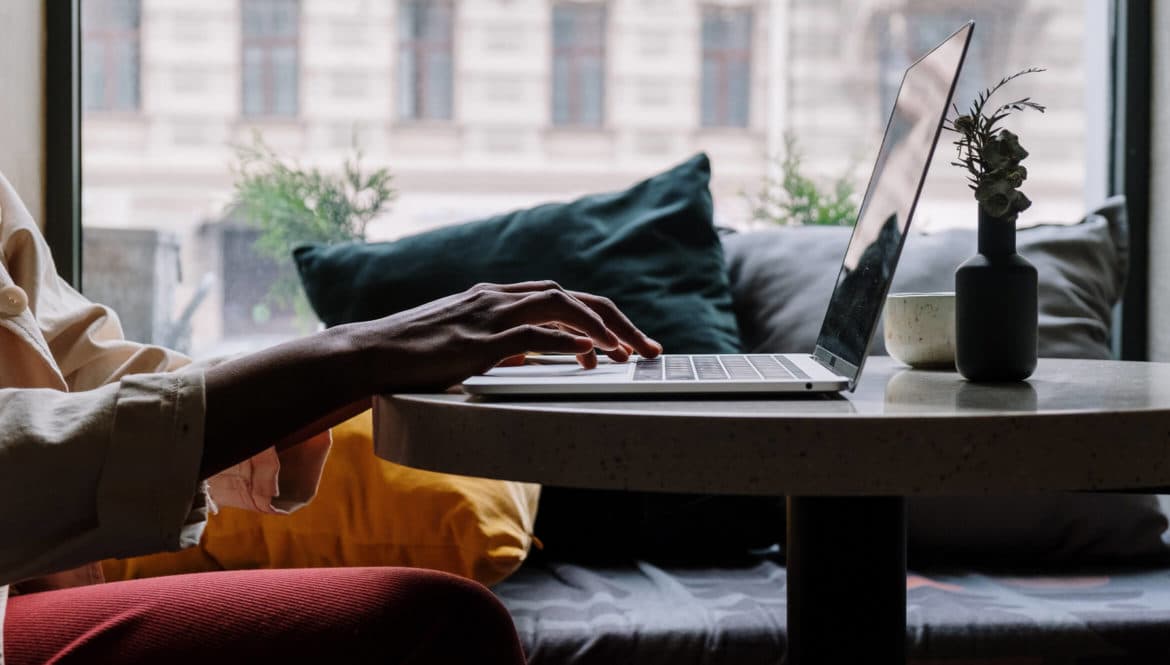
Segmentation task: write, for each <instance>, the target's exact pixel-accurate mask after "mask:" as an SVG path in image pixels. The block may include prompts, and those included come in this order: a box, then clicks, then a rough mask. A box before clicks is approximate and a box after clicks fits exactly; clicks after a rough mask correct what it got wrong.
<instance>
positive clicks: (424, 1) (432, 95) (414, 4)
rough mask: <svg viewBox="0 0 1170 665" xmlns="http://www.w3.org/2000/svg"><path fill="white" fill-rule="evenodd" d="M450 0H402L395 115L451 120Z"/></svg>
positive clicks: (451, 11) (451, 41) (420, 118)
mask: <svg viewBox="0 0 1170 665" xmlns="http://www.w3.org/2000/svg"><path fill="white" fill-rule="evenodd" d="M453 15H454V10H453V7H452V3H451V0H402V3H401V4H400V5H399V16H398V116H399V117H400V118H402V119H403V120H450V119H451V107H452V99H453V97H454V94H453V88H454V84H453V76H452V72H453V69H454V66H453V63H454V57H453V55H452V44H453V42H454V35H453V26H452V23H453V21H452V17H453Z"/></svg>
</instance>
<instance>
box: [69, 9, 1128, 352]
mask: <svg viewBox="0 0 1170 665" xmlns="http://www.w3.org/2000/svg"><path fill="white" fill-rule="evenodd" d="M1097 4H1101V5H1102V6H1103V5H1104V4H1105V3H1104V2H1099V1H1098V0H1084V2H1067V1H1066V0H982V1H980V2H970V1H961V0H935V1H928V0H735V1H730V0H729V1H726V2H725V1H722V0H608V1H589V2H586V1H565V2H562V1H559V0H430V1H427V0H201V1H200V2H198V3H194V2H187V1H185V0H83V1H82V10H83V32H84V39H83V47H82V48H83V50H82V57H83V91H82V95H83V97H82V98H83V105H84V111H85V113H84V119H83V147H82V150H83V152H82V154H83V183H84V189H83V220H84V229H85V241H86V249H85V271H86V272H85V275H86V276H87V277H86V278H87V279H88V281H89V283H90V284H93V285H95V288H97V286H96V285H99V284H100V285H101V286H102V287H103V289H104V292H102V293H97V292H91V295H92V296H94V297H98V298H99V299H105V300H108V301H111V302H113V304H115V305H116V306H117V308H118V309H119V310H120V311H122V312H123V315H124V318H125V319H126V323H127V329H128V332H129V334H130V335H131V336H133V337H137V338H139V339H144V340H147V341H150V340H153V341H156V342H164V343H171V344H179V345H184V340H191V339H194V340H196V342H197V343H195V344H194V345H193V346H191V347H190V349H191V350H192V351H194V352H195V353H197V354H207V353H217V352H223V351H230V350H234V349H237V348H241V349H242V348H249V347H254V346H256V345H260V344H264V343H268V342H270V341H272V340H275V339H279V338H281V337H284V336H288V335H291V334H296V333H297V331H298V327H297V325H296V322H295V321H294V317H292V316H291V314H289V313H287V312H286V313H284V314H283V315H281V314H280V313H278V315H277V316H274V317H257V316H256V315H255V313H256V305H257V303H258V302H259V300H260V299H262V298H263V296H264V294H265V292H266V289H267V283H268V282H266V281H265V280H268V281H270V280H271V276H270V270H269V268H270V266H266V264H265V262H264V261H262V260H258V259H257V258H256V257H255V256H254V255H253V254H252V253H251V242H252V240H253V239H254V237H255V231H254V230H252V229H250V228H248V227H247V226H246V225H244V224H242V223H241V222H240V221H239V220H235V219H232V215H230V214H229V212H228V204H229V202H230V200H231V194H232V184H233V178H234V173H233V169H232V165H233V163H234V162H235V153H234V148H233V146H235V145H240V144H246V143H248V142H250V141H251V137H252V136H253V133H254V132H258V133H259V134H260V135H261V136H262V137H263V139H264V140H265V141H266V142H267V143H268V144H270V145H271V146H272V147H273V148H275V149H276V150H277V151H278V152H279V153H280V154H282V155H284V156H287V158H288V159H289V160H293V161H297V162H299V163H301V164H305V165H312V166H318V167H320V168H323V169H336V168H338V167H340V165H341V163H342V162H343V160H344V159H345V158H346V157H347V156H348V155H350V154H351V153H352V151H353V149H354V147H355V146H356V147H358V148H360V150H361V151H362V153H363V155H364V162H365V163H366V164H368V165H370V166H372V167H376V166H387V167H389V168H390V169H391V171H392V172H393V174H394V178H395V179H394V184H395V186H396V188H397V189H398V191H399V196H398V199H397V200H396V201H395V202H394V204H393V206H392V209H391V210H390V211H389V213H387V214H386V215H384V216H382V217H381V218H379V219H378V220H376V221H375V222H374V223H373V224H372V225H371V227H370V238H371V239H374V240H377V239H391V238H395V237H399V236H402V235H405V234H409V233H415V232H419V231H422V230H425V229H429V228H434V227H437V226H441V225H445V224H452V223H457V222H462V221H467V220H472V219H477V218H482V217H485V216H488V215H491V214H494V213H497V212H503V211H505V210H508V209H512V208H517V207H522V206H528V205H532V204H535V203H540V202H545V201H549V200H563V199H568V198H571V197H574V196H577V195H580V194H583V193H587V192H595V191H604V190H611V189H619V188H623V187H626V186H628V185H629V184H631V183H633V182H635V181H637V180H639V179H642V178H645V177H647V176H649V175H652V174H654V173H656V172H658V171H661V170H663V169H665V168H667V167H669V166H671V165H672V164H674V163H676V162H678V161H681V160H682V159H685V158H686V157H687V156H689V155H691V154H693V153H695V152H697V151H705V152H707V153H708V154H709V155H710V156H711V160H712V169H713V174H714V175H713V180H712V192H713V194H714V197H715V204H716V221H717V222H718V223H721V224H726V225H730V226H745V225H747V224H749V223H750V206H749V205H748V201H747V199H746V198H745V194H754V193H755V192H757V191H759V189H760V187H761V186H762V183H763V181H764V179H765V178H766V177H767V176H769V175H773V176H774V175H775V174H776V170H777V169H778V163H779V162H778V159H779V158H780V157H781V156H782V154H783V153H784V151H785V147H786V140H785V138H786V137H787V136H791V137H793V139H794V141H795V144H796V146H797V147H798V149H799V151H800V153H801V154H802V155H803V160H802V165H803V168H804V169H805V170H806V172H807V173H809V174H810V175H812V176H814V177H816V178H821V179H823V180H824V182H825V183H826V184H828V183H831V182H832V181H833V180H834V179H837V178H841V177H845V178H848V179H850V180H852V181H853V182H855V183H856V185H857V186H858V187H861V186H864V183H865V181H866V178H867V177H868V174H869V169H870V167H871V165H872V160H873V158H874V155H875V154H876V152H877V147H878V142H879V141H880V138H881V135H882V130H883V128H884V125H885V121H886V117H887V115H888V113H889V109H890V107H891V105H892V103H893V99H894V96H895V94H896V92H897V87H898V83H899V79H900V77H901V73H902V71H903V69H904V68H905V67H906V66H907V65H908V64H909V63H910V62H912V61H913V60H914V59H916V58H917V57H919V56H920V55H922V54H923V53H924V52H925V51H926V50H927V49H929V48H930V47H931V46H933V45H934V44H936V43H937V42H939V41H941V40H942V39H943V38H944V37H946V36H947V35H949V34H950V33H951V32H952V31H953V30H954V29H956V28H957V27H958V26H959V25H960V24H961V23H962V22H963V21H965V20H967V19H969V18H973V19H975V20H976V22H977V27H976V40H975V43H974V46H973V49H972V51H971V53H970V55H969V58H968V62H967V66H966V69H965V74H964V77H963V81H962V84H961V86H960V90H959V92H958V94H957V97H956V100H957V101H958V102H959V103H960V105H963V103H964V102H966V101H967V100H969V99H970V98H971V97H973V96H974V95H975V94H976V93H977V92H978V91H979V90H980V89H981V88H983V87H986V86H989V85H991V84H993V83H994V82H995V81H997V80H998V79H999V78H1000V77H1001V76H1003V75H1005V74H1007V73H1010V72H1013V71H1015V70H1017V69H1021V68H1024V67H1028V66H1043V67H1047V68H1048V71H1047V72H1045V73H1043V74H1040V75H1036V76H1033V77H1029V78H1027V79H1026V80H1024V81H1022V82H1021V83H1020V84H1019V85H1018V86H1017V87H1014V88H1012V89H1009V90H1008V91H1006V94H1005V100H1006V98H1007V95H1011V94H1015V95H1016V96H1025V95H1029V96H1032V97H1034V98H1035V99H1037V100H1038V101H1040V102H1041V103H1044V104H1047V105H1048V106H1049V111H1048V113H1046V114H1045V115H1043V116H1040V115H1039V114H1032V115H1028V114H1021V115H1020V116H1019V118H1018V122H1015V123H1014V124H1013V128H1015V129H1017V130H1018V131H1019V133H1020V134H1021V135H1022V136H1023V137H1024V144H1025V146H1026V147H1027V148H1028V149H1029V150H1030V151H1031V152H1032V156H1031V157H1030V158H1029V161H1028V163H1027V164H1028V168H1029V172H1030V177H1029V180H1028V183H1027V186H1026V187H1025V190H1026V191H1027V193H1028V194H1029V195H1030V196H1031V197H1032V199H1033V200H1034V201H1035V202H1036V205H1035V207H1034V209H1033V210H1032V211H1029V212H1028V213H1026V219H1022V220H1021V221H1022V222H1024V223H1027V222H1033V223H1035V222H1040V221H1075V220H1076V218H1077V217H1079V216H1080V214H1081V212H1082V211H1083V210H1084V208H1085V205H1086V203H1092V202H1094V200H1093V199H1094V198H1095V197H1099V196H1100V193H1101V192H1103V182H1102V183H1101V186H1100V187H1098V186H1097V184H1096V180H1097V179H1098V178H1099V177H1100V174H1101V173H1103V171H1101V170H1100V168H1099V167H1097V166H1096V161H1097V160H1095V156H1096V152H1095V151H1096V148H1095V146H1096V145H1097V142H1098V140H1099V143H1100V145H1104V141H1105V139H1104V136H1103V134H1102V135H1101V136H1100V137H1098V136H1097V134H1098V133H1101V132H1104V129H1105V127H1106V125H1105V119H1104V117H1103V116H1104V109H1103V108H1098V107H1097V105H1096V103H1095V102H1094V99H1095V95H1094V93H1093V90H1098V93H1099V96H1100V98H1104V97H1105V96H1106V95H1105V92H1106V90H1105V89H1103V88H1102V87H1101V86H1103V85H1104V79H1103V78H1100V77H1099V72H1103V71H1104V70H1105V65H1106V63H1105V62H1104V57H1105V56H1104V54H1105V50H1104V47H1103V46H1102V47H1100V48H1099V49H1097V48H1095V47H1094V45H1095V44H1100V43H1103V41H1102V40H1103V39H1104V37H1103V36H1102V35H1103V31H1104V30H1105V29H1106V28H1105V26H1104V24H1102V23H1101V22H1100V21H1099V20H1098V17H1097V15H1096V14H1095V11H1096V10H1095V6H1096V5H1097ZM1102 13H1103V10H1102ZM1098 60H1100V62H1098ZM946 140H947V137H946V136H945V135H944V142H945V141H946ZM951 155H952V152H951V150H950V148H949V145H948V144H945V143H944V145H943V146H942V147H941V148H940V153H939V155H938V159H936V162H935V167H934V168H933V169H932V173H931V177H930V180H929V182H928V185H927V188H926V191H925V194H924V201H923V204H922V207H921V208H920V213H919V216H918V217H917V219H916V220H915V227H916V229H918V230H930V229H932V228H941V227H946V226H954V225H973V224H974V217H975V206H974V202H973V200H972V199H971V196H970V193H969V192H968V191H967V190H966V189H965V188H964V187H963V183H962V174H961V173H960V172H959V170H958V169H956V168H953V167H949V166H947V162H949V161H950V158H951ZM131 231H134V233H131ZM826 269H827V270H832V269H833V266H826Z"/></svg>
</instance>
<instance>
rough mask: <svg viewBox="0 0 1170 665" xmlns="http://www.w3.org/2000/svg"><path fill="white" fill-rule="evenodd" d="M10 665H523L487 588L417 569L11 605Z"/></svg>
mask: <svg viewBox="0 0 1170 665" xmlns="http://www.w3.org/2000/svg"><path fill="white" fill-rule="evenodd" d="M5 632H6V634H5V638H6V643H7V646H8V649H7V652H6V654H5V655H6V657H7V658H8V659H9V665H30V664H31V663H44V662H52V663H57V664H61V665H64V664H67V663H98V662H111V663H114V662H117V663H128V664H135V663H164V662H165V663H168V664H176V665H177V664H180V663H201V664H206V663H211V662H214V663H233V662H251V663H256V662H281V663H285V664H292V663H302V662H304V663H309V662H312V663H320V662H346V663H367V662H370V663H374V662H376V663H411V664H415V663H417V664H419V665H421V664H424V663H425V664H427V665H431V664H444V663H451V664H452V665H455V664H459V663H476V664H483V665H495V664H497V663H499V664H501V665H505V664H506V665H516V664H518V663H523V662H524V657H523V654H522V652H521V648H520V645H519V640H518V639H517V637H516V632H515V628H514V626H513V623H512V619H511V617H510V616H509V615H508V613H507V611H506V610H505V609H504V608H503V606H502V605H501V604H500V603H499V601H498V600H497V599H496V598H495V596H493V595H492V593H491V592H490V591H488V590H487V589H486V588H484V587H483V586H481V585H479V584H476V583H475V582H471V581H468V580H465V579H462V578H458V577H455V576H453V575H447V574H445V573H437V572H434V571H426V570H418V569H406V568H352V569H344V568H337V569H309V570H257V571H232V572H224V573H203V574H196V575H179V576H175V577H162V578H154V579H147V580H136V581H132V582H115V583H112V584H106V585H97V586H92V587H80V588H76V589H66V590H61V591H50V592H45V593H40V594H32V595H28V596H18V597H15V598H13V599H12V600H11V602H10V604H9V608H8V617H7V625H6V631H5Z"/></svg>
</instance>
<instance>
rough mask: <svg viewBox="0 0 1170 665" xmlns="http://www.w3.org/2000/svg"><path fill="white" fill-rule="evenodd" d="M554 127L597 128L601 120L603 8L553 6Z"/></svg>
mask: <svg viewBox="0 0 1170 665" xmlns="http://www.w3.org/2000/svg"><path fill="white" fill-rule="evenodd" d="M552 70H553V72H552V74H553V86H552V119H553V124H554V125H571V126H579V127H600V126H601V124H602V123H603V122H604V120H605V6H604V5H597V4H579V3H564V4H558V5H555V6H553V62H552Z"/></svg>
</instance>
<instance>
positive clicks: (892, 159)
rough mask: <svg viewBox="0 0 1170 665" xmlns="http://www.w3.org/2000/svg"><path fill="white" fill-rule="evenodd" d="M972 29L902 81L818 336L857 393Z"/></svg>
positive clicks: (822, 352) (824, 355)
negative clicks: (856, 386) (859, 376)
mask: <svg viewBox="0 0 1170 665" xmlns="http://www.w3.org/2000/svg"><path fill="white" fill-rule="evenodd" d="M973 28H974V24H973V23H967V24H966V25H964V26H963V27H962V28H960V29H959V30H958V31H957V32H956V33H955V34H953V35H951V36H950V37H949V38H947V40H946V41H944V42H943V43H942V44H940V45H939V46H937V47H935V48H934V50H932V51H931V52H930V53H927V54H926V55H925V56H923V57H922V58H921V59H920V60H918V61H917V62H915V63H914V64H912V65H910V67H909V68H908V69H907V70H906V73H905V74H904V75H903V77H902V85H901V87H900V88H899V89H898V98H897V101H895V102H894V110H893V111H892V112H891V114H890V120H889V123H888V124H887V125H886V134H885V136H884V137H883V138H882V147H881V150H880V151H879V152H878V158H877V163H876V164H875V165H874V168H873V174H872V175H871V176H870V179H869V186H868V187H867V188H866V190H865V196H864V197H863V198H862V200H861V208H860V211H859V213H858V215H857V223H856V224H855V225H854V227H853V236H852V238H851V239H850V240H849V247H848V249H847V250H846V251H845V259H844V261H843V262H842V265H841V272H840V273H839V274H838V275H837V284H836V286H835V287H834V288H833V297H832V298H831V299H830V301H829V308H828V311H827V312H826V314H825V321H824V324H822V326H821V332H820V336H819V337H818V338H817V350H816V352H815V355H816V356H817V357H818V358H820V359H821V360H822V361H824V362H825V363H826V364H829V365H832V366H833V367H834V368H835V369H836V370H837V371H838V372H839V373H840V374H842V375H844V376H847V377H849V378H850V387H851V388H852V387H853V384H854V383H856V380H857V376H858V375H859V374H860V370H861V365H862V363H863V361H864V360H865V353H866V350H867V348H868V347H869V342H870V338H871V337H872V336H873V332H874V329H875V328H876V327H877V321H878V317H879V316H880V315H881V310H882V305H883V303H884V302H885V298H886V292H887V291H888V290H889V288H890V282H891V281H892V280H893V278H894V267H895V266H896V265H897V263H898V256H899V255H900V254H901V252H902V241H903V239H904V238H905V235H906V231H907V229H908V228H909V226H910V220H911V218H912V217H913V215H914V206H915V204H916V203H917V202H918V195H919V193H920V192H921V191H922V183H923V181H924V180H925V179H926V172H927V170H928V169H929V168H930V158H931V155H932V154H933V153H934V147H935V144H936V143H937V142H938V137H939V133H940V131H941V129H942V123H943V119H944V118H945V117H946V113H947V108H948V107H949V105H950V100H951V94H952V92H953V90H954V87H955V81H956V79H957V78H958V76H959V69H960V67H961V65H962V63H963V58H964V56H965V55H966V52H967V43H968V42H969V41H970V38H971V31H972V29H973Z"/></svg>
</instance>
